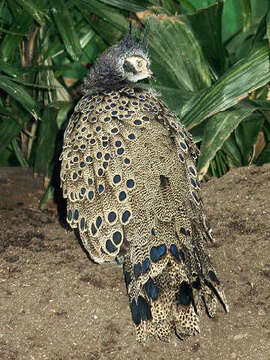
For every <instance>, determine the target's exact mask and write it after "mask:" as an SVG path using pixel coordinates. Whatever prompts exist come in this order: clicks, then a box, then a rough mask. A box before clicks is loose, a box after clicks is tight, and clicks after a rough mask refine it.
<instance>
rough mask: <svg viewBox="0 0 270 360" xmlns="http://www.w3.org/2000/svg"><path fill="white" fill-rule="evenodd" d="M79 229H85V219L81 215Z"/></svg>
mask: <svg viewBox="0 0 270 360" xmlns="http://www.w3.org/2000/svg"><path fill="white" fill-rule="evenodd" d="M80 229H81V231H84V230H86V221H85V218H84V217H82V218H81V220H80Z"/></svg>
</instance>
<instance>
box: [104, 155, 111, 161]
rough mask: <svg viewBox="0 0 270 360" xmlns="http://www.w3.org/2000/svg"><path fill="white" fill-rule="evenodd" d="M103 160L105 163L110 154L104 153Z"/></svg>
mask: <svg viewBox="0 0 270 360" xmlns="http://www.w3.org/2000/svg"><path fill="white" fill-rule="evenodd" d="M104 159H105V160H106V161H108V160H110V154H109V153H105V155H104Z"/></svg>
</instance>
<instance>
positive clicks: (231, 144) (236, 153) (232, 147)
mask: <svg viewBox="0 0 270 360" xmlns="http://www.w3.org/2000/svg"><path fill="white" fill-rule="evenodd" d="M222 150H223V151H224V152H225V153H226V154H227V156H228V157H229V158H230V160H231V164H229V165H230V167H236V166H241V164H242V156H241V153H240V150H239V148H238V146H237V144H236V142H235V136H234V133H232V134H231V135H230V137H229V138H228V139H227V140H226V141H225V142H224V144H223V146H222Z"/></svg>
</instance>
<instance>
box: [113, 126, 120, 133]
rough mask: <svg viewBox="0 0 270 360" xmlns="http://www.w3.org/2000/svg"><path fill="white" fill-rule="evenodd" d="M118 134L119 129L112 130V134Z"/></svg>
mask: <svg viewBox="0 0 270 360" xmlns="http://www.w3.org/2000/svg"><path fill="white" fill-rule="evenodd" d="M118 132H119V129H118V128H117V127H114V128H112V129H111V133H112V134H118Z"/></svg>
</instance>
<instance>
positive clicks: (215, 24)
mask: <svg viewBox="0 0 270 360" xmlns="http://www.w3.org/2000/svg"><path fill="white" fill-rule="evenodd" d="M222 10H223V2H217V3H215V4H213V5H212V6H209V7H207V8H205V9H202V10H200V11H197V12H196V13H193V14H190V15H188V19H189V21H190V23H191V26H192V29H193V31H194V33H195V35H196V37H197V39H198V40H199V41H200V44H201V46H202V49H203V52H204V55H205V57H206V58H207V59H208V61H209V63H210V64H211V66H212V68H213V69H215V71H216V72H217V73H218V74H221V73H222V72H223V71H224V70H225V62H226V53H225V49H224V48H223V45H222Z"/></svg>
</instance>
